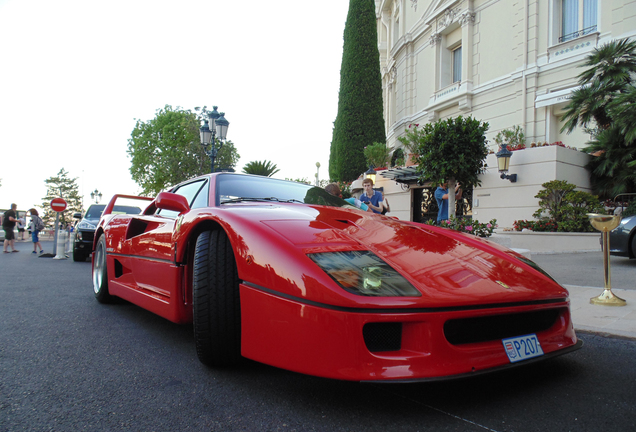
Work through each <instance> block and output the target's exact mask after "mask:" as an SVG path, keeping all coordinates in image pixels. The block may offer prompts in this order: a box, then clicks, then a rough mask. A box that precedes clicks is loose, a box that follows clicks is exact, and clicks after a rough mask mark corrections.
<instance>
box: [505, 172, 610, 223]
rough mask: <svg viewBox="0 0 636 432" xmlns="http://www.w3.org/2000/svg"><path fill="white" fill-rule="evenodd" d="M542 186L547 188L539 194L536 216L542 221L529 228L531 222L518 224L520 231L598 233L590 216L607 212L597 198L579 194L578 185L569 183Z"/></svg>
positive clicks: (560, 182) (557, 181) (583, 193)
mask: <svg viewBox="0 0 636 432" xmlns="http://www.w3.org/2000/svg"><path fill="white" fill-rule="evenodd" d="M542 186H543V188H544V189H543V190H541V191H540V192H539V193H538V194H536V195H535V198H539V209H538V210H537V211H536V212H534V214H533V216H534V217H535V218H537V219H539V220H538V221H535V222H533V224H532V227H528V226H526V224H527V223H528V222H529V221H515V229H517V231H521V229H523V228H530V229H532V230H533V231H560V232H592V231H594V228H592V226H591V225H590V222H589V218H588V216H587V214H588V213H605V209H604V207H603V205H602V204H601V202H600V201H599V199H598V197H597V196H596V195H592V194H590V193H588V192H583V191H576V190H574V188H575V187H576V186H575V185H573V184H570V183H568V182H567V181H565V180H552V181H549V182H546V183H543V185H542ZM518 227H522V228H521V229H519V228H518Z"/></svg>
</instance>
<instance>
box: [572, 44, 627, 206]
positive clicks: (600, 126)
mask: <svg viewBox="0 0 636 432" xmlns="http://www.w3.org/2000/svg"><path fill="white" fill-rule="evenodd" d="M582 67H586V68H587V69H586V70H585V71H583V72H582V73H580V74H579V76H578V78H579V81H578V83H579V84H580V86H581V87H580V88H579V89H578V90H575V91H574V92H572V95H571V97H570V102H569V103H568V105H567V106H566V111H565V114H564V115H563V117H562V118H561V119H562V120H563V121H564V125H563V127H562V129H561V130H562V131H566V132H568V133H570V132H572V131H573V130H574V129H575V128H577V127H582V128H585V129H586V131H587V132H588V133H590V134H591V135H592V140H591V141H590V142H589V143H588V146H587V147H585V148H584V150H585V151H586V152H588V153H590V154H592V155H593V158H592V159H591V161H590V164H589V165H588V168H589V169H590V171H591V172H592V175H591V179H592V187H593V189H594V191H595V192H596V193H598V194H600V195H602V196H605V197H608V198H611V197H613V196H614V195H617V194H619V193H624V192H634V191H636V176H635V175H634V171H635V170H636V116H634V114H633V113H634V103H636V88H635V85H636V41H632V40H629V39H621V40H616V41H612V42H609V43H607V44H605V45H603V46H601V47H600V48H596V49H595V50H594V51H593V52H592V53H591V54H590V55H589V56H588V57H587V58H586V61H585V62H584V63H583V65H582Z"/></svg>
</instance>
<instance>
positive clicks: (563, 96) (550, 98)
mask: <svg viewBox="0 0 636 432" xmlns="http://www.w3.org/2000/svg"><path fill="white" fill-rule="evenodd" d="M579 88H581V86H576V87H570V88H568V89H565V90H559V91H555V92H550V93H546V94H542V95H540V96H537V97H536V98H535V100H534V107H535V108H541V107H544V106H550V105H556V104H559V103H561V102H567V101H569V100H570V95H571V94H572V92H573V91H574V90H578V89H579Z"/></svg>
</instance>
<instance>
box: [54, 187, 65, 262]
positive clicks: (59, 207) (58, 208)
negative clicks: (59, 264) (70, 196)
mask: <svg viewBox="0 0 636 432" xmlns="http://www.w3.org/2000/svg"><path fill="white" fill-rule="evenodd" d="M66 206H67V204H66V201H65V200H64V198H53V199H52V200H51V209H53V211H54V212H55V237H54V238H53V254H54V255H55V258H53V259H66V255H64V247H62V248H61V250H62V252H61V253H60V254H58V253H57V252H58V244H57V243H58V242H57V239H58V233H59V231H60V213H61V212H63V211H64V210H66Z"/></svg>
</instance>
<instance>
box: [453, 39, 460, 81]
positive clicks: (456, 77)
mask: <svg viewBox="0 0 636 432" xmlns="http://www.w3.org/2000/svg"><path fill="white" fill-rule="evenodd" d="M452 52H453V55H452V56H451V57H452V60H453V64H452V74H453V82H454V83H456V82H460V81H461V80H462V46H461V45H460V46H458V47H457V48H455V49H453V50H452Z"/></svg>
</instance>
